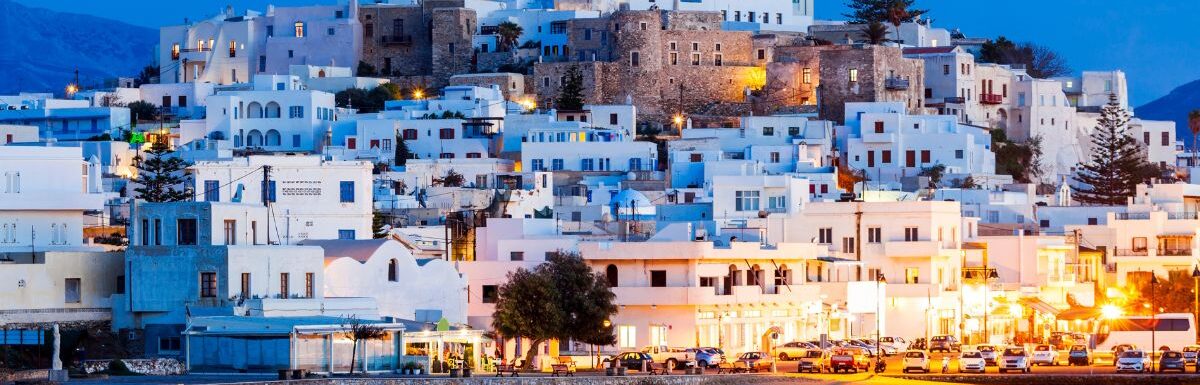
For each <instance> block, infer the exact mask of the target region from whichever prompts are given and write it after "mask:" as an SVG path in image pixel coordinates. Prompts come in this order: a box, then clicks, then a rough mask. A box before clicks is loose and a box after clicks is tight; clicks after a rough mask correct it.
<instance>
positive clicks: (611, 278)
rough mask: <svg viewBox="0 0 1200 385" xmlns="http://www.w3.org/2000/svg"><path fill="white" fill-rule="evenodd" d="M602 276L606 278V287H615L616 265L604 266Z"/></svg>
mask: <svg viewBox="0 0 1200 385" xmlns="http://www.w3.org/2000/svg"><path fill="white" fill-rule="evenodd" d="M604 278H605V279H607V280H608V287H617V265H608V267H606V268H604Z"/></svg>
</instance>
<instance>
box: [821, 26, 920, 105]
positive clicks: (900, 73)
mask: <svg viewBox="0 0 1200 385" xmlns="http://www.w3.org/2000/svg"><path fill="white" fill-rule="evenodd" d="M820 62H821V65H820V73H821V109H820V111H821V114H820V115H821V116H820V118H821V119H825V120H832V121H835V122H839V123H845V122H844V120H845V110H846V108H845V103H848V102H901V103H904V105H905V106H907V108H908V113H910V114H917V113H920V112H921V111H924V98H923V96H924V95H923V92H924V89H925V85H924V84H925V83H924V75H925V62H924V61H923V60H920V59H909V58H905V57H903V56H902V54H901V51H900V49H899V48H895V47H883V46H871V45H868V46H859V47H852V48H849V49H836V50H824V51H821V58H820ZM854 71H857V79H856V80H857V81H851V77H852V76H851V75H852V73H853V72H854ZM889 78H898V79H906V80H908V85H907V87H905V88H904V89H888V87H886V81H887V79H889Z"/></svg>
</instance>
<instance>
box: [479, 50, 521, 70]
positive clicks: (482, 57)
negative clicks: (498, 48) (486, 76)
mask: <svg viewBox="0 0 1200 385" xmlns="http://www.w3.org/2000/svg"><path fill="white" fill-rule="evenodd" d="M520 60H521V59H520V58H518V57H517V55H516V52H511V51H509V52H479V53H476V54H475V72H496V71H497V70H499V69H500V66H503V65H505V64H516V63H518V62H519V61H520Z"/></svg>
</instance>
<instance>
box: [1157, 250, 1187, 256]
mask: <svg viewBox="0 0 1200 385" xmlns="http://www.w3.org/2000/svg"><path fill="white" fill-rule="evenodd" d="M1158 255H1162V256H1167V257H1186V256H1190V255H1192V249H1160V250H1158Z"/></svg>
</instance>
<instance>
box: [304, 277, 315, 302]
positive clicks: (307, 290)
mask: <svg viewBox="0 0 1200 385" xmlns="http://www.w3.org/2000/svg"><path fill="white" fill-rule="evenodd" d="M315 280H316V274H313V273H304V298H312V297H313V294H314V293H313V281H315Z"/></svg>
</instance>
